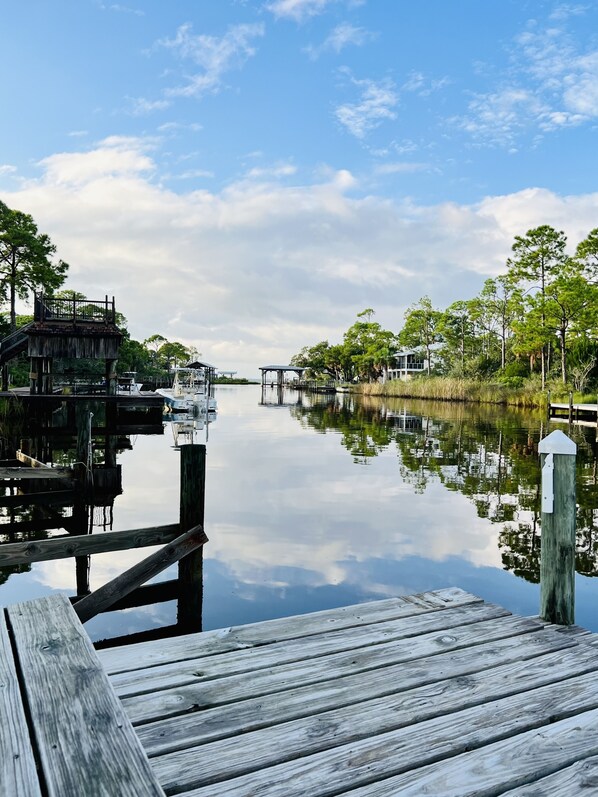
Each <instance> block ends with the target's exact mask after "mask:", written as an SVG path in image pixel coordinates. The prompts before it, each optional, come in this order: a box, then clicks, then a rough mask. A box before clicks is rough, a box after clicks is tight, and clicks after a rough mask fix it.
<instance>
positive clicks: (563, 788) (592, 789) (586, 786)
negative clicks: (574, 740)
mask: <svg viewBox="0 0 598 797" xmlns="http://www.w3.org/2000/svg"><path fill="white" fill-rule="evenodd" d="M594 794H598V756H594V757H593V758H587V759H586V760H585V761H577V762H576V763H575V764H572V766H570V767H566V768H565V769H561V770H560V771H559V772H555V773H554V774H553V775H547V776H546V777H545V778H540V780H537V781H535V782H534V783H526V784H525V786H518V787H517V788H515V789H510V790H509V791H506V792H503V794H502V795H501V797H584V795H585V797H590V795H594Z"/></svg>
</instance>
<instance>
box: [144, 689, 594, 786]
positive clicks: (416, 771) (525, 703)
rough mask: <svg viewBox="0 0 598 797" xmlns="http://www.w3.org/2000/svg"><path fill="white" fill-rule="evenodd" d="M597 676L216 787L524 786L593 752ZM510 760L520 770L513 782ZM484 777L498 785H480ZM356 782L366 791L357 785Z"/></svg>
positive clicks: (164, 780)
mask: <svg viewBox="0 0 598 797" xmlns="http://www.w3.org/2000/svg"><path fill="white" fill-rule="evenodd" d="M597 685H598V676H595V677H594V678H593V679H588V678H587V677H584V678H579V679H573V680H571V681H567V683H566V684H564V685H563V688H562V689H561V690H560V700H559V706H558V708H556V709H555V706H554V701H553V695H554V689H553V687H552V686H549V687H543V688H541V689H537V690H534V691H533V692H529V693H526V694H525V695H523V696H520V695H517V696H515V697H514V698H507V699H505V700H502V701H495V702H493V703H491V704H487V705H484V706H481V707H475V708H473V709H466V710H465V711H461V712H458V713H457V714H451V715H449V716H447V717H443V718H438V719H434V720H431V721H426V722H423V723H420V725H419V726H409V727H408V728H405V729H400V730H398V731H392V732H390V733H386V734H381V735H379V736H375V737H373V738H371V739H365V740H360V741H357V742H354V743H351V744H348V745H343V746H340V747H336V748H334V749H333V750H327V751H325V752H322V753H316V754H314V755H311V756H307V757H302V758H299V759H295V760H293V761H288V762H286V763H284V764H278V765H276V766H270V767H267V768H264V769H260V770H258V771H255V772H251V773H249V774H247V775H244V776H242V777H238V778H234V779H231V780H227V781H226V785H224V784H222V783H221V786H220V788H221V789H222V791H221V792H220V793H223V794H226V795H227V797H249V795H251V796H252V797H254V795H256V794H259V795H263V796H264V797H265V796H266V795H267V797H283V795H284V797H304V795H305V794H309V795H310V797H331V796H332V795H336V794H340V793H342V792H343V791H348V790H350V789H351V790H352V791H351V797H357V795H359V797H364V795H376V797H382V795H391V794H392V795H393V797H394V795H401V797H407V796H408V797H421V795H422V794H425V795H435V796H436V797H466V795H471V796H472V797H473V795H476V797H481V795H484V794H497V793H499V791H498V789H497V784H498V785H499V786H500V787H501V788H504V787H505V786H506V787H509V786H516V785H520V784H521V783H522V782H526V781H527V782H529V778H530V774H529V773H530V772H532V773H534V774H535V776H536V777H537V776H538V775H540V776H542V775H546V774H550V773H552V772H554V771H555V770H557V769H560V768H562V766H568V765H570V764H571V763H573V762H574V761H575V760H576V759H577V758H579V757H580V755H582V756H583V757H588V756H589V755H593V754H596V753H598V725H596V721H597V720H598V708H596V705H597V703H598V694H596V693H595V692H596V686H597ZM593 693H594V694H593ZM562 717H563V718H564V719H561V718H562ZM553 719H555V720H557V721H555V722H551V720H553ZM538 729H539V730H538ZM463 754H466V755H463ZM553 755H554V756H555V757H556V761H555V759H554V758H553ZM173 756H174V754H173ZM171 758H172V757H171ZM532 761H533V764H532ZM522 762H525V765H526V766H525V769H524V768H523V767H522ZM555 764H556V765H555ZM153 766H154V768H155V770H156V771H157V773H158V777H159V778H160V780H161V782H162V784H163V786H164V788H165V791H166V793H169V791H170V787H169V783H170V781H169V778H168V772H165V771H164V770H163V769H161V768H160V767H158V766H157V760H154V763H153ZM514 769H515V771H517V772H519V773H520V774H519V777H520V780H519V783H518V782H517V779H516V777H514V776H513V774H514V773H513V770H514ZM405 770H409V771H408V772H406V773H405V774H402V775H400V776H399V777H397V775H398V774H399V773H404V772H405ZM181 775H182V773H181V771H180V770H179V772H178V775H177V776H178V777H179V778H180V776H181ZM522 775H524V777H523V778H521V776H522ZM389 779H391V780H392V785H390V784H389ZM370 784H374V785H373V787H372V788H370ZM490 784H492V788H493V789H494V791H486V790H487V789H488V786H489V785H490ZM178 785H180V781H179V783H178ZM361 786H363V787H364V789H363V790H361V789H358V788H357V787H361ZM385 786H387V788H385ZM389 786H390V789H389V788H388V787H389ZM177 791H179V789H178V786H177ZM184 793H185V794H188V795H191V794H192V795H193V797H207V795H208V794H212V795H213V794H214V793H215V792H214V787H213V785H208V786H202V787H200V788H198V789H189V790H188V791H186V792H184Z"/></svg>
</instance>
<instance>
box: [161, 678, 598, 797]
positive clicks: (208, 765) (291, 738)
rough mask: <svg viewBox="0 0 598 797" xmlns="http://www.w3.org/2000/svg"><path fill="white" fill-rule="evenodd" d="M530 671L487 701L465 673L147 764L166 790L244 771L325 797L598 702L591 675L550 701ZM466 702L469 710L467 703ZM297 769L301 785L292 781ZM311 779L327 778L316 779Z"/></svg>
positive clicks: (548, 690) (549, 690) (285, 789)
mask: <svg viewBox="0 0 598 797" xmlns="http://www.w3.org/2000/svg"><path fill="white" fill-rule="evenodd" d="M562 674H563V670H561V671H560V675H561V676H562ZM519 675H520V677H521V673H519ZM535 675H536V677H535V678H531V679H530V681H529V682H528V687H529V691H525V692H524V693H523V694H516V695H512V696H509V697H507V698H503V699H500V700H493V699H492V698H493V694H492V691H491V686H490V684H489V683H486V684H483V685H482V684H481V683H480V682H479V681H478V682H476V681H475V679H474V678H472V677H470V678H469V679H466V680H468V681H469V682H470V683H471V686H470V687H469V688H468V685H467V684H463V680H462V681H461V682H460V681H459V680H457V679H452V680H448V681H445V682H442V683H439V684H435V685H433V686H429V687H423V688H420V689H419V690H416V691H415V693H410V694H407V695H403V694H399V695H391V696H387V697H384V698H380V699H378V700H374V701H370V702H369V703H367V704H357V705H354V706H351V707H346V708H343V709H337V710H334V711H329V712H324V713H323V714H318V715H315V716H313V717H309V718H306V719H303V720H296V721H294V722H288V723H283V724H281V725H278V726H276V727H274V728H264V729H262V730H259V731H254V732H250V733H247V734H241V735H239V736H236V737H233V738H231V739H226V740H219V741H218V742H214V743H211V744H208V745H203V746H202V747H194V748H190V749H188V750H181V751H178V752H175V753H170V754H168V755H164V756H158V757H156V758H154V759H153V760H152V766H153V769H154V771H155V772H156V774H157V776H158V778H159V780H160V782H161V783H162V785H163V787H164V789H165V791H166V792H168V791H169V790H172V789H173V788H177V789H179V788H181V787H183V788H185V787H187V788H191V787H194V786H199V785H202V784H210V783H217V782H220V781H224V780H229V779H230V778H231V777H234V776H236V775H243V774H245V773H251V776H248V777H247V783H248V784H249V783H251V787H250V788H252V789H254V788H256V779H257V781H258V782H263V779H265V778H267V779H268V780H269V781H270V782H275V783H276V788H275V789H271V790H270V793H271V794H273V795H280V797H282V795H283V794H284V795H286V797H291V795H293V796H294V795H297V797H299V795H300V794H305V786H306V785H307V786H308V789H309V793H310V795H312V797H316V796H317V797H325V795H329V794H333V793H335V792H334V791H331V787H332V788H333V789H335V790H339V791H340V790H342V789H349V788H350V787H352V786H357V785H359V784H360V783H363V782H367V780H369V779H370V778H371V777H372V776H375V777H376V779H384V778H385V777H388V776H390V775H394V774H396V773H397V772H400V771H402V770H404V769H411V768H414V767H416V766H417V767H421V766H425V765H426V764H427V763H430V762H432V761H433V760H434V759H436V758H438V757H441V756H442V757H444V758H448V757H450V756H454V755H457V754H459V753H461V752H464V751H466V750H470V749H472V748H476V747H480V746H482V745H486V744H489V743H491V742H493V741H496V740H499V739H502V738H504V737H505V736H514V735H516V734H518V733H521V732H523V731H526V730H528V729H530V728H537V727H539V726H542V725H544V724H545V723H549V722H554V721H555V720H559V719H561V718H564V717H567V716H570V715H571V714H574V713H578V712H580V711H587V710H591V709H595V708H598V672H593V673H587V674H585V675H584V676H583V677H577V678H572V679H568V680H567V681H565V682H563V683H561V684H560V685H559V701H558V705H555V704H554V701H553V694H554V688H553V684H549V685H548V686H541V687H537V688H533V687H534V682H537V683H541V682H542V679H541V671H537V672H536V673H535ZM497 680H498V681H499V682H500V678H498V679H497ZM484 689H486V690H487V691H486V693H484ZM476 698H477V700H476ZM469 700H471V702H472V703H473V704H474V705H473V707H472V708H466V707H465V706H467V705H468V701H469ZM476 703H478V705H475V704H476ZM479 704H481V705H479ZM420 712H421V717H422V720H421V721H418V719H419V715H420ZM427 716H430V717H431V718H430V719H427ZM424 740H425V744H423V741H424ZM281 762H285V763H281ZM297 767H300V768H301V780H302V781H303V783H302V784H301V788H302V789H304V790H303V791H299V789H298V786H297V785H294V784H296V782H297V780H298V777H299V773H298V770H297ZM269 769H271V770H272V771H270V772H269V771H268V770H269ZM311 778H313V779H314V780H317V779H319V780H320V781H321V782H322V784H325V785H320V786H316V785H315V783H312V782H311ZM306 780H307V783H306ZM244 788H245V787H244ZM245 793H246V794H249V793H251V792H245Z"/></svg>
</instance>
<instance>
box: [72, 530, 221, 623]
mask: <svg viewBox="0 0 598 797" xmlns="http://www.w3.org/2000/svg"><path fill="white" fill-rule="evenodd" d="M207 540H208V538H207V537H206V535H205V533H204V530H203V528H202V526H200V525H196V526H194V527H193V528H192V529H189V530H188V531H186V532H185V533H184V534H181V535H180V537H177V538H176V540H173V542H171V543H169V544H168V545H165V546H164V547H162V548H160V550H158V551H156V552H155V553H153V554H150V556H148V557H146V558H145V559H143V560H142V561H141V562H139V563H138V564H136V565H133V567H131V568H129V570H127V571H126V572H124V573H122V574H121V575H120V576H117V577H116V578H114V579H113V580H112V581H109V582H108V583H107V584H104V586H103V587H100V588H99V589H97V590H96V591H95V592H92V593H91V594H90V595H86V596H85V597H84V598H81V600H80V601H77V603H75V607H74V608H75V611H76V612H77V615H78V616H79V619H80V620H81V622H82V623H85V622H86V621H87V620H90V619H91V618H92V617H95V616H96V614H99V613H100V612H103V611H106V609H108V608H109V607H110V606H112V605H113V604H114V603H116V601H119V600H122V598H124V597H125V595H128V594H129V593H130V592H132V591H133V590H134V589H136V588H137V587H139V586H140V585H141V584H145V582H146V581H149V580H150V579H151V578H153V577H154V576H156V575H158V573H161V572H162V571H163V570H165V569H166V568H167V567H169V566H170V565H171V564H174V562H178V561H179V560H180V559H181V557H184V556H186V555H187V554H188V553H189V552H190V551H194V550H195V549H196V548H197V547H198V546H202V545H203V544H204V543H205V542H207Z"/></svg>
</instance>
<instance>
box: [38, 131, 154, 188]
mask: <svg viewBox="0 0 598 797" xmlns="http://www.w3.org/2000/svg"><path fill="white" fill-rule="evenodd" d="M150 146H151V144H150V142H149V141H148V140H145V139H139V138H128V137H121V136H111V137H109V138H106V139H104V141H102V142H100V144H99V145H98V147H97V148H96V149H95V150H92V151H91V152H81V153H76V152H75V153H73V152H67V153H59V154H56V155H51V156H50V157H49V158H45V159H44V160H42V161H41V162H40V165H41V166H43V167H44V168H45V173H46V181H47V183H48V184H52V183H54V184H56V185H61V184H80V185H85V184H88V183H89V182H90V181H93V180H95V179H97V178H102V179H105V178H107V177H121V176H128V175H135V174H139V173H142V172H150V171H153V170H154V163H153V161H152V160H151V158H149V157H148V156H147V155H146V152H145V151H146V150H147V149H148V148H149V147H150Z"/></svg>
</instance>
